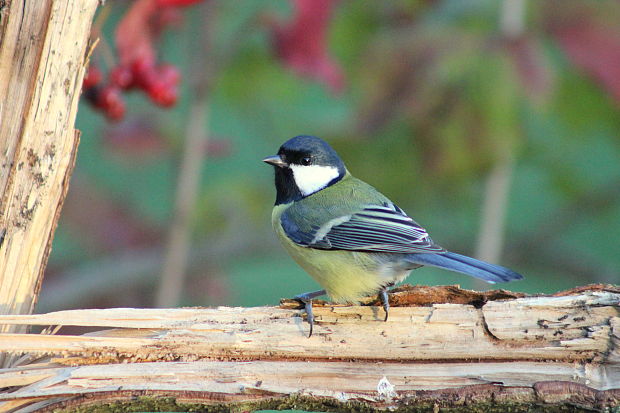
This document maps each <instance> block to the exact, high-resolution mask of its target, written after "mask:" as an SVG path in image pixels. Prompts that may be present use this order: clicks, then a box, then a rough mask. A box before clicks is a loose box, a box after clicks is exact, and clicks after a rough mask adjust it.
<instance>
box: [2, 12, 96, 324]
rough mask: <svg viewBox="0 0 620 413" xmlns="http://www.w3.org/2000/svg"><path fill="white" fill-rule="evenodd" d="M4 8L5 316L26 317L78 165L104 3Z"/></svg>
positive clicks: (37, 289) (3, 257) (3, 311)
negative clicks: (89, 71) (96, 22)
mask: <svg viewBox="0 0 620 413" xmlns="http://www.w3.org/2000/svg"><path fill="white" fill-rule="evenodd" d="M1 3H2V5H3V7H2V9H1V10H0V13H1V18H0V33H1V35H0V157H1V158H0V194H1V198H0V199H1V201H0V202H1V203H0V235H1V236H2V237H1V238H2V242H0V285H2V288H1V289H0V314H24V313H30V312H32V310H33V308H34V305H35V303H36V298H37V295H38V291H39V288H40V285H41V281H42V278H43V271H44V269H45V265H46V263H47V258H48V256H49V252H50V248H51V242H52V238H53V233H54V229H55V227H56V224H57V222H58V216H59V213H60V209H61V207H62V202H63V200H64V197H65V194H66V191H67V187H68V181H69V177H70V175H71V170H72V168H73V164H74V161H75V156H76V150H77V145H78V141H79V134H78V133H77V131H76V130H75V129H74V121H75V116H76V111H77V104H78V99H79V93H80V90H81V85H82V78H83V76H84V70H85V66H86V64H87V62H86V61H85V60H86V59H85V54H86V49H87V45H88V37H89V34H90V25H91V21H92V17H93V15H94V12H95V9H96V7H97V4H98V1H97V0H83V1H69V0H36V1H34V0H27V1H9V2H1ZM0 331H16V330H15V326H0Z"/></svg>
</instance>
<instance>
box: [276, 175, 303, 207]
mask: <svg viewBox="0 0 620 413" xmlns="http://www.w3.org/2000/svg"><path fill="white" fill-rule="evenodd" d="M274 169H275V172H276V205H281V204H288V203H289V202H294V201H299V200H300V199H302V198H303V197H304V196H303V194H302V193H301V191H300V190H299V188H297V184H295V178H294V177H293V171H292V170H290V169H289V168H278V167H275V168H274Z"/></svg>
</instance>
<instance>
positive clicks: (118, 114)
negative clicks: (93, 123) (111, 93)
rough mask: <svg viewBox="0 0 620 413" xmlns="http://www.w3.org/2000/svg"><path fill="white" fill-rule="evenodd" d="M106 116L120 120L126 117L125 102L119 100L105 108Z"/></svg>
mask: <svg viewBox="0 0 620 413" xmlns="http://www.w3.org/2000/svg"><path fill="white" fill-rule="evenodd" d="M104 113H105V115H106V117H107V118H108V119H110V120H112V121H115V122H116V121H119V120H121V119H123V118H124V117H125V102H123V101H122V100H119V101H118V102H116V103H115V104H114V105H112V106H110V107H108V108H107V109H105V110H104Z"/></svg>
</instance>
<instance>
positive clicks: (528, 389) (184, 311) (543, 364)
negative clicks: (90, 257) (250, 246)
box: [0, 286, 620, 409]
mask: <svg viewBox="0 0 620 413" xmlns="http://www.w3.org/2000/svg"><path fill="white" fill-rule="evenodd" d="M435 293H441V294H443V295H444V296H445V299H443V301H445V302H442V303H438V304H430V303H426V304H427V306H422V307H421V306H401V307H398V306H397V305H408V303H409V302H410V301H411V300H414V301H416V302H420V300H424V296H425V295H429V294H431V295H432V296H433V297H434V298H435V299H438V297H437V296H435ZM476 294H478V295H476ZM481 294H482V295H481ZM484 294H486V295H484ZM507 294H508V295H507ZM515 296H517V297H520V298H510V297H515ZM421 297H422V298H421ZM431 298H432V297H431ZM440 300H441V299H440ZM449 300H453V301H456V302H459V303H460V304H454V303H450V302H447V301H449ZM391 301H392V302H393V304H394V305H395V306H394V307H393V308H391V310H390V317H389V320H388V321H387V322H383V321H382V319H383V309H382V308H381V307H377V306H367V305H364V306H343V305H329V304H325V303H318V305H317V306H316V307H315V316H316V320H317V324H316V326H315V329H314V335H313V336H312V337H311V338H308V337H307V333H308V326H307V324H306V322H305V321H304V319H303V318H302V316H301V313H300V311H299V310H297V309H295V308H291V307H294V306H295V304H293V303H291V302H290V301H286V302H284V303H283V305H282V306H281V307H280V308H277V307H275V308H274V307H258V308H229V307H219V308H204V309H202V308H180V309H129V308H125V309H123V308H116V309H105V310H72V311H60V312H54V313H48V314H39V315H11V316H0V324H9V325H30V326H32V325H39V326H53V325H63V326H84V327H100V328H105V329H104V330H101V331H98V332H96V333H89V334H85V335H80V336H63V335H41V334H8V333H7V334H2V335H0V351H8V352H13V353H20V354H22V353H27V354H29V356H30V357H31V358H36V357H41V356H47V358H46V359H45V361H41V360H39V362H38V364H37V363H31V364H26V365H23V366H21V367H19V366H18V367H15V368H12V369H5V370H0V387H5V388H9V389H10V390H9V391H7V392H5V393H0V401H4V402H5V403H6V404H5V407H6V406H12V408H13V407H15V406H24V405H27V404H30V403H33V402H34V401H37V402H38V403H43V404H42V405H41V406H43V405H47V404H46V403H51V404H49V406H48V407H49V408H50V409H51V408H52V407H54V406H55V407H58V406H59V405H61V406H64V405H63V404H62V403H69V401H71V400H72V403H76V400H78V399H79V400H81V401H82V402H83V403H86V402H94V401H96V400H98V401H99V402H101V401H102V400H108V399H106V397H104V395H108V396H109V395H110V394H112V395H114V397H111V396H110V397H111V398H110V400H112V399H113V400H130V399H131V398H132V397H134V396H136V394H138V395H150V396H153V397H160V396H164V395H167V396H172V397H175V400H176V401H177V402H179V403H182V402H187V403H190V404H192V403H193V404H195V403H199V404H200V403H202V404H213V403H224V404H226V403H232V404H234V403H242V402H244V403H245V402H249V401H252V402H257V401H265V400H280V401H281V400H282V399H283V398H284V399H286V398H290V397H292V396H291V395H295V397H301V396H304V397H305V396H307V397H310V400H314V401H316V400H323V401H328V400H329V401H330V402H332V403H341V404H342V403H352V402H355V403H362V404H366V405H370V406H374V407H376V408H389V407H390V406H391V407H398V406H400V405H402V403H404V402H405V401H406V400H409V401H411V400H412V398H414V399H416V400H419V401H420V402H421V403H423V402H424V400H426V402H430V400H435V401H436V399H437V398H439V399H437V400H442V397H444V398H445V399H446V400H451V401H450V403H452V404H454V403H458V400H459V396H458V395H459V394H460V395H461V396H463V398H469V399H468V400H471V397H473V396H472V394H473V395H478V396H479V397H481V400H483V401H485V402H488V401H489V398H491V399H493V400H498V397H500V394H499V393H498V392H500V393H501V395H503V396H502V397H504V400H505V401H510V402H511V403H552V404H553V403H565V402H567V401H570V403H572V404H575V403H576V404H581V405H583V406H584V407H587V408H602V407H609V406H614V405H618V404H619V403H620V307H619V302H620V290H618V289H616V288H614V287H611V286H608V287H607V288H601V287H600V286H599V288H593V289H591V290H585V291H578V292H575V293H574V294H572V295H571V294H568V295H566V294H562V295H559V296H538V297H524V296H523V295H522V294H519V295H514V294H512V293H508V292H501V291H500V292H488V293H476V292H472V291H466V290H460V289H458V288H455V287H450V286H448V287H408V288H400V289H399V290H398V291H397V292H395V293H394V294H393V295H392V296H391ZM471 303H473V304H471ZM382 380H384V381H383V382H381V381H382ZM475 389H478V390H475ZM474 390H475V391H474ZM472 391H473V393H472ZM446 392H448V393H449V394H450V396H446V394H448V393H446ZM459 392H461V393H459ZM462 392H467V394H468V396H467V397H465V396H464V395H463V393H462ZM587 394H589V395H590V396H591V397H590V398H588V397H586V398H585V399H583V397H584V395H587ZM441 395H444V396H441ZM481 395H482V396H481ZM61 396H62V397H61ZM59 398H60V399H59ZM474 398H475V397H474ZM500 398H501V397H500ZM573 399H575V400H577V399H579V400H581V401H578V402H577V401H575V400H573ZM455 400H457V402H455ZM463 400H464V399H463ZM435 401H434V402H435ZM59 403H60V404H59ZM446 403H447V402H446ZM78 404H79V403H78ZM41 406H40V407H41ZM67 406H69V404H67ZM0 407H1V405H0Z"/></svg>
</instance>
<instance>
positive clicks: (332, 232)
mask: <svg viewBox="0 0 620 413" xmlns="http://www.w3.org/2000/svg"><path fill="white" fill-rule="evenodd" d="M282 227H283V228H284V231H285V232H286V234H287V235H288V236H289V237H290V238H291V239H292V240H293V241H294V242H295V243H297V244H299V245H302V246H306V247H310V248H319V249H332V250H351V251H366V252H383V253H402V254H411V253H428V252H434V253H437V252H444V251H445V250H444V249H443V248H441V247H440V246H438V245H435V244H434V243H433V241H432V240H431V238H430V237H429V236H428V233H427V232H426V230H425V229H424V228H422V227H421V226H420V225H418V224H417V223H416V222H415V221H414V220H413V219H411V218H410V217H409V216H407V215H406V214H405V213H404V212H403V211H402V210H401V209H400V208H398V207H397V206H396V205H394V204H391V203H384V204H383V205H369V206H367V207H365V208H363V209H362V210H360V211H357V212H354V213H352V214H350V215H344V216H339V217H335V218H333V219H331V220H330V221H328V222H326V223H324V224H323V226H320V227H317V226H312V227H308V228H306V229H305V230H302V229H300V227H299V225H297V224H296V223H295V220H294V219H293V218H292V217H291V216H289V215H288V214H287V213H286V212H285V213H284V214H283V215H282Z"/></svg>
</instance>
